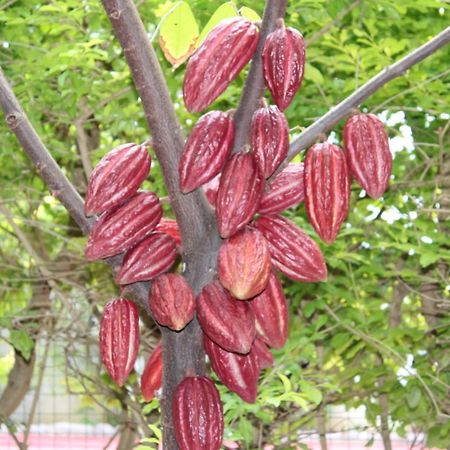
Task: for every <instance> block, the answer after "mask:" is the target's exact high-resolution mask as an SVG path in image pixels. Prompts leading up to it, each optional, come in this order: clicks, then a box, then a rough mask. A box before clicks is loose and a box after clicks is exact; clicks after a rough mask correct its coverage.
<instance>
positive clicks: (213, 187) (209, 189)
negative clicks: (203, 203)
mask: <svg viewBox="0 0 450 450" xmlns="http://www.w3.org/2000/svg"><path fill="white" fill-rule="evenodd" d="M220 176H221V174H220V173H219V175H216V176H215V177H214V178H213V179H212V180H210V181H208V182H207V183H205V184H204V185H203V191H204V193H205V195H206V198H207V199H208V202H209V204H210V205H211V206H212V207H213V208H215V207H216V200H217V191H218V190H219V184H220Z"/></svg>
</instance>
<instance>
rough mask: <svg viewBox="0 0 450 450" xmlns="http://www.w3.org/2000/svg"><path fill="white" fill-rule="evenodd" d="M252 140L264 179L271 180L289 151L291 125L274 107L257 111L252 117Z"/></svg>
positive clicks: (266, 107)
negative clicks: (271, 176)
mask: <svg viewBox="0 0 450 450" xmlns="http://www.w3.org/2000/svg"><path fill="white" fill-rule="evenodd" d="M250 138H251V144H252V150H253V153H254V154H255V160H256V161H257V163H258V164H259V166H260V168H261V171H262V172H263V174H264V177H266V178H269V177H270V175H272V174H273V173H274V172H275V170H276V169H277V168H278V166H279V165H280V164H281V162H282V161H283V160H284V158H286V155H287V153H288V149H289V125H288V122H287V120H286V117H284V114H283V113H282V112H281V111H280V110H279V109H278V108H277V107H276V106H274V105H272V106H265V107H263V108H259V109H257V110H256V111H255V112H254V114H253V117H252V123H251V128H250Z"/></svg>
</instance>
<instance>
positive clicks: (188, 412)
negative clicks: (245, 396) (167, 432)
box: [172, 377, 224, 450]
mask: <svg viewBox="0 0 450 450" xmlns="http://www.w3.org/2000/svg"><path fill="white" fill-rule="evenodd" d="M172 418H173V426H174V431H175V438H176V441H177V444H178V446H179V448H180V450H220V447H221V445H222V439H223V428H224V425H223V411H222V402H221V401H220V395H219V392H218V390H217V388H216V386H215V385H214V383H213V382H212V381H211V380H210V379H209V378H207V377H187V378H185V379H184V380H183V381H182V382H181V383H180V384H179V385H178V386H177V387H176V389H175V392H174V394H173V399H172Z"/></svg>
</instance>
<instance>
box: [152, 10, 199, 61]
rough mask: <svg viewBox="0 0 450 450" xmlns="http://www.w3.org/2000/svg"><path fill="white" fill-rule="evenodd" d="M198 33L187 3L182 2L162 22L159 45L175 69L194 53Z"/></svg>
mask: <svg viewBox="0 0 450 450" xmlns="http://www.w3.org/2000/svg"><path fill="white" fill-rule="evenodd" d="M198 33H199V30H198V25H197V21H196V20H195V17H194V15H193V14H192V10H191V7H190V6H189V5H188V4H187V3H186V2H180V3H179V5H178V6H176V7H175V8H174V9H173V10H172V11H171V12H170V13H169V14H167V16H166V17H165V18H164V20H163V21H162V23H161V28H160V31H159V45H160V46H161V49H162V51H163V52H164V56H165V57H166V59H167V60H168V61H169V62H170V63H171V64H172V65H173V66H174V67H175V68H176V67H178V66H179V65H180V64H183V62H184V61H186V59H187V58H188V57H189V56H190V55H191V53H192V52H193V51H194V49H195V43H196V42H197V38H198Z"/></svg>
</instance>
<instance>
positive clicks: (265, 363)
mask: <svg viewBox="0 0 450 450" xmlns="http://www.w3.org/2000/svg"><path fill="white" fill-rule="evenodd" d="M251 351H252V352H255V357H256V361H257V364H258V367H259V369H260V370H264V369H267V368H268V367H270V366H273V355H272V353H271V352H270V350H269V349H268V348H267V345H266V344H264V342H263V341H262V340H261V339H258V338H256V339H255V341H254V342H253V347H252V350H251Z"/></svg>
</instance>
